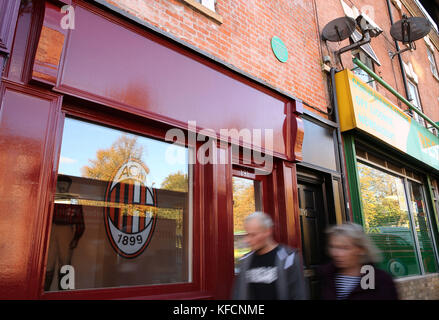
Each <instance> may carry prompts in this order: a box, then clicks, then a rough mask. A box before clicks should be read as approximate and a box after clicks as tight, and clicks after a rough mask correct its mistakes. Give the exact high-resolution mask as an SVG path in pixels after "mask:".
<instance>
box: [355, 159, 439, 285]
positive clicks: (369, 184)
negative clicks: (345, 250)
mask: <svg viewBox="0 0 439 320" xmlns="http://www.w3.org/2000/svg"><path fill="white" fill-rule="evenodd" d="M405 171H407V170H405ZM358 174H359V178H360V188H361V200H362V206H363V215H364V229H365V231H366V232H367V233H368V234H369V235H370V237H371V239H372V240H373V241H374V243H375V244H376V245H377V247H378V248H379V249H380V250H381V253H382V256H383V261H382V262H381V264H380V265H379V267H380V268H382V269H384V270H386V271H388V272H389V273H391V274H392V275H394V276H396V277H401V276H408V275H416V274H420V273H421V272H422V271H423V272H424V273H430V272H437V271H438V266H437V258H436V254H435V248H434V243H433V242H434V241H433V236H432V234H431V228H430V225H429V220H428V214H427V211H426V207H425V202H424V195H423V186H422V184H420V183H417V182H414V181H412V180H409V179H406V178H403V177H400V176H397V175H393V174H390V173H388V172H386V171H384V170H381V169H377V168H375V167H373V166H371V165H368V164H366V163H362V162H358ZM407 174H408V171H407Z"/></svg>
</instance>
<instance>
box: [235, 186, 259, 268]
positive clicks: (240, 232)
mask: <svg viewBox="0 0 439 320" xmlns="http://www.w3.org/2000/svg"><path fill="white" fill-rule="evenodd" d="M261 210H262V194H261V181H257V180H251V179H246V178H241V177H233V235H234V258H235V266H236V265H237V264H238V260H239V259H240V258H241V257H242V256H243V255H245V254H246V253H248V252H249V251H250V248H249V247H248V246H247V244H246V243H245V241H244V237H245V235H246V232H245V229H244V219H245V217H246V216H248V215H249V214H251V213H253V212H255V211H261Z"/></svg>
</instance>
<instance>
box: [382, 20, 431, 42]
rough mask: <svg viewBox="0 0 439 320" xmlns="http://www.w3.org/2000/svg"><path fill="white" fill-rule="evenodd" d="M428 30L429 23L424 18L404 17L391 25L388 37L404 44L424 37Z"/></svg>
mask: <svg viewBox="0 0 439 320" xmlns="http://www.w3.org/2000/svg"><path fill="white" fill-rule="evenodd" d="M430 28H431V27H430V23H429V22H428V20H427V19H425V18H421V17H410V18H407V16H404V17H403V19H402V20H399V21H397V22H395V23H394V24H393V25H392V27H391V28H390V35H391V36H392V38H393V39H394V40H397V41H400V42H402V43H404V44H406V43H411V42H413V41H416V40H419V39H421V38H423V37H425V36H426V35H427V34H428V33H429V32H430Z"/></svg>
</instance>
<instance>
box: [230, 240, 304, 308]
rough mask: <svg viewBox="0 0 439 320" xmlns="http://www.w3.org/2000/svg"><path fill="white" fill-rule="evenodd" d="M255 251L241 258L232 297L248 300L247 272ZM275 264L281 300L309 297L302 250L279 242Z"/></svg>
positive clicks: (278, 292) (278, 293)
mask: <svg viewBox="0 0 439 320" xmlns="http://www.w3.org/2000/svg"><path fill="white" fill-rule="evenodd" d="M253 255H254V252H250V253H249V254H247V255H245V256H244V257H242V258H241V259H240V263H239V274H238V275H237V276H236V279H235V284H234V288H233V294H232V299H234V300H248V299H250V296H249V284H248V282H247V280H246V276H245V275H246V272H247V270H249V269H250V266H251V261H252V258H253ZM275 265H276V266H277V270H278V279H277V281H276V291H277V296H278V299H279V300H305V299H307V297H308V292H307V286H306V283H305V279H304V275H303V266H302V263H301V259H300V252H299V251H297V250H295V249H292V248H290V247H288V246H285V245H281V244H279V246H278V248H277V253H276V259H275Z"/></svg>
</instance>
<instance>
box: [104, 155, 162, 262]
mask: <svg viewBox="0 0 439 320" xmlns="http://www.w3.org/2000/svg"><path fill="white" fill-rule="evenodd" d="M146 176H147V170H146V169H145V167H144V166H143V165H142V164H141V163H140V162H138V161H135V160H129V161H127V162H126V163H124V164H123V165H122V166H121V167H120V168H119V169H118V170H117V173H116V175H115V176H114V177H113V179H112V181H110V182H109V183H108V186H107V190H106V194H105V200H106V202H107V206H106V208H105V210H104V220H105V230H106V233H107V236H108V239H109V240H110V243H111V245H112V247H113V249H114V250H116V252H117V253H118V254H119V255H120V256H122V257H124V258H135V257H137V256H139V255H140V254H141V253H142V252H143V251H144V250H145V249H146V247H147V246H148V244H149V242H150V241H151V238H152V235H153V233H154V228H155V224H156V207H157V196H156V191H155V189H153V188H151V187H147V185H146Z"/></svg>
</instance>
